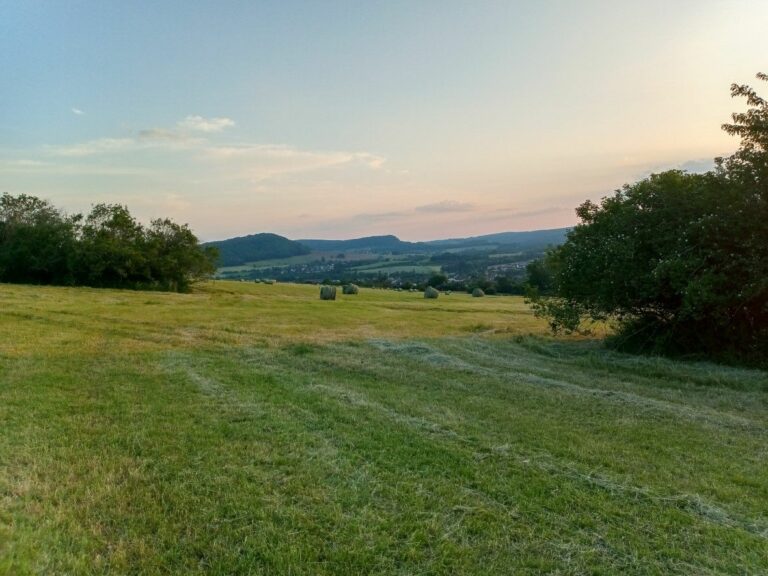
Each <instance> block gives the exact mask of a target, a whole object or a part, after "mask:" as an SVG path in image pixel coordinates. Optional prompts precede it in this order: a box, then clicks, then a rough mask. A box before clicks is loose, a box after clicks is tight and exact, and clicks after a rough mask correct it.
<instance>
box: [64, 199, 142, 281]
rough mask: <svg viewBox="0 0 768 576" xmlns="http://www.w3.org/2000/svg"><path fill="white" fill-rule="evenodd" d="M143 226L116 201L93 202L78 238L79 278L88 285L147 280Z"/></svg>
mask: <svg viewBox="0 0 768 576" xmlns="http://www.w3.org/2000/svg"><path fill="white" fill-rule="evenodd" d="M144 240H145V239H144V229H143V227H142V226H141V224H139V223H138V222H137V221H136V219H135V218H134V217H133V216H131V213H130V212H129V211H128V208H127V207H125V206H121V205H119V204H96V205H95V206H94V207H93V209H92V210H91V213H90V214H88V217H87V218H86V219H85V224H84V225H83V229H82V235H81V240H80V261H79V266H78V268H79V273H80V278H79V280H80V282H81V283H82V284H86V285H88V286H105V287H107V286H108V287H115V288H118V287H125V288H128V287H133V288H138V287H141V286H142V285H146V284H148V283H150V282H151V273H150V264H149V262H148V258H147V256H148V254H147V251H146V246H145V242H144Z"/></svg>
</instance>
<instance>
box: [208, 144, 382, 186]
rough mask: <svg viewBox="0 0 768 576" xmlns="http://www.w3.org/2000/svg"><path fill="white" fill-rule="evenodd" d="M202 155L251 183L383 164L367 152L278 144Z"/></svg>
mask: <svg viewBox="0 0 768 576" xmlns="http://www.w3.org/2000/svg"><path fill="white" fill-rule="evenodd" d="M203 152H204V154H205V155H206V156H207V157H208V158H209V159H211V160H213V161H216V162H219V163H224V164H227V165H229V166H233V167H235V168H236V171H235V172H233V174H235V175H237V174H239V175H241V176H244V177H246V178H249V179H250V180H253V181H259V180H264V179H268V178H271V177H274V176H276V175H280V174H290V173H296V172H307V171H311V170H318V169H322V168H329V167H333V166H342V165H349V166H351V165H359V166H365V167H367V168H371V169H377V168H379V167H381V165H382V164H383V163H384V161H385V160H384V158H382V157H381V156H377V155H375V154H370V153H368V152H344V151H313V150H301V149H298V148H295V147H292V146H286V145H281V144H238V145H229V146H207V147H205V148H204V149H203Z"/></svg>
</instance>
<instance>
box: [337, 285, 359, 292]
mask: <svg viewBox="0 0 768 576" xmlns="http://www.w3.org/2000/svg"><path fill="white" fill-rule="evenodd" d="M358 292H360V287H359V286H358V285H357V284H344V287H343V288H342V289H341V293H342V294H357V293H358Z"/></svg>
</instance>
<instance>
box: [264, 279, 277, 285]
mask: <svg viewBox="0 0 768 576" xmlns="http://www.w3.org/2000/svg"><path fill="white" fill-rule="evenodd" d="M262 282H264V284H274V283H275V281H274V280H262Z"/></svg>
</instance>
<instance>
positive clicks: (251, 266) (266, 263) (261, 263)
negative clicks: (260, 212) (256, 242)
mask: <svg viewBox="0 0 768 576" xmlns="http://www.w3.org/2000/svg"><path fill="white" fill-rule="evenodd" d="M338 254H339V253H338V252H311V253H310V254H301V255H299V256H288V257H286V258H274V259H271V260H254V261H253V262H246V263H245V264H240V265H238V266H223V267H221V268H219V269H218V270H217V271H216V273H217V274H239V273H244V272H253V271H254V270H267V269H270V268H275V267H281V268H284V267H288V266H299V265H301V264H310V263H319V262H320V261H321V260H322V259H323V258H325V259H326V260H328V261H338V262H355V261H358V260H370V259H371V258H375V257H376V256H372V255H371V254H366V253H360V252H347V253H345V254H344V258H343V259H338V258H337V256H338Z"/></svg>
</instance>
